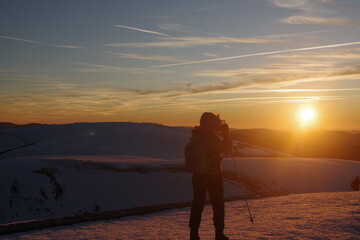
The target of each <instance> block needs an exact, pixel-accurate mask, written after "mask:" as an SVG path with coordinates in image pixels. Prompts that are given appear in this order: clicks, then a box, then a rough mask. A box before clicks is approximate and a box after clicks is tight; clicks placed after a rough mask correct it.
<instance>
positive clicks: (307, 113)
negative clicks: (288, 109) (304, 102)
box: [300, 108, 315, 122]
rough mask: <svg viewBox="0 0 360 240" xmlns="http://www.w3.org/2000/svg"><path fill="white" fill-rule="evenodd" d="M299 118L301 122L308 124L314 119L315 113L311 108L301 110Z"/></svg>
mask: <svg viewBox="0 0 360 240" xmlns="http://www.w3.org/2000/svg"><path fill="white" fill-rule="evenodd" d="M300 118H301V120H302V121H303V122H309V121H311V120H313V119H314V118H315V112H314V110H313V109H312V108H305V109H303V110H301V112H300Z"/></svg>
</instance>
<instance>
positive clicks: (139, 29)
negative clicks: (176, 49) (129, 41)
mask: <svg viewBox="0 0 360 240" xmlns="http://www.w3.org/2000/svg"><path fill="white" fill-rule="evenodd" d="M114 27H118V28H127V29H131V30H135V31H139V32H144V33H151V34H156V35H161V36H165V37H171V36H170V35H167V34H164V33H160V32H155V31H150V30H145V29H141V28H134V27H129V26H124V25H114Z"/></svg>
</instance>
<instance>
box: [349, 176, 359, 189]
mask: <svg viewBox="0 0 360 240" xmlns="http://www.w3.org/2000/svg"><path fill="white" fill-rule="evenodd" d="M359 186H360V177H359V176H356V177H355V179H354V180H353V181H352V182H351V188H352V189H353V190H354V191H359Z"/></svg>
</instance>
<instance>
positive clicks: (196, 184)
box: [189, 174, 225, 232]
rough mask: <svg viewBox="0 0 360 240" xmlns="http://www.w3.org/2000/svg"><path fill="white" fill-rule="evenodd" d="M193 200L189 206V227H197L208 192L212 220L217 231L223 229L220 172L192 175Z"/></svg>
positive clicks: (223, 215)
mask: <svg viewBox="0 0 360 240" xmlns="http://www.w3.org/2000/svg"><path fill="white" fill-rule="evenodd" d="M192 186H193V201H192V206H191V213H190V220H189V227H190V228H192V229H199V227H200V223H201V215H202V212H203V210H204V206H205V203H206V194H207V193H209V196H210V201H211V206H212V209H213V222H214V226H215V229H216V230H217V231H221V232H222V231H223V230H224V227H225V224H224V219H225V205H224V181H223V177H222V174H216V175H205V174H194V175H193V177H192Z"/></svg>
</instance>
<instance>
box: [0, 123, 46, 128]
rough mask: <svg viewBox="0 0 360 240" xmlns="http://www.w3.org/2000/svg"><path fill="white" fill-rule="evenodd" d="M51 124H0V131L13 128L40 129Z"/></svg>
mask: <svg viewBox="0 0 360 240" xmlns="http://www.w3.org/2000/svg"><path fill="white" fill-rule="evenodd" d="M46 125H49V124H41V123H28V124H22V125H21V124H15V123H11V122H0V129H12V128H27V127H39V126H46Z"/></svg>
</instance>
